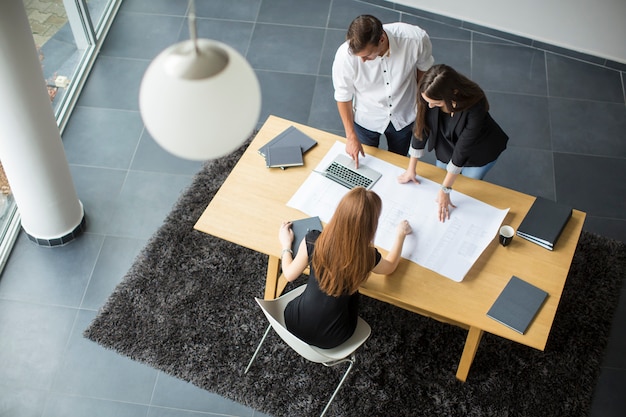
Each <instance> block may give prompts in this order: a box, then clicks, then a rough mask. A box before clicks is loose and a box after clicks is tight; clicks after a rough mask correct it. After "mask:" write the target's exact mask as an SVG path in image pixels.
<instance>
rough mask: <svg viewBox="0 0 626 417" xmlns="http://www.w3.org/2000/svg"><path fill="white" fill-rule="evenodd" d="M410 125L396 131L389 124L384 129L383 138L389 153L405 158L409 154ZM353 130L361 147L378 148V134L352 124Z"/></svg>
mask: <svg viewBox="0 0 626 417" xmlns="http://www.w3.org/2000/svg"><path fill="white" fill-rule="evenodd" d="M414 124H415V123H411V124H410V125H408V126H407V127H405V128H403V129H401V130H396V129H395V128H394V127H393V125H392V124H391V123H389V126H387V129H385V137H386V138H387V145H388V147H389V151H390V152H393V153H397V154H400V155H403V156H406V155H407V154H408V153H409V146H410V145H411V137H412V136H413V125H414ZM354 130H355V132H356V136H357V137H358V138H359V142H361V143H362V144H363V145H369V146H376V147H377V148H378V146H379V145H380V133H378V132H374V131H371V130H368V129H366V128H364V127H363V126H360V125H358V124H356V123H355V124H354Z"/></svg>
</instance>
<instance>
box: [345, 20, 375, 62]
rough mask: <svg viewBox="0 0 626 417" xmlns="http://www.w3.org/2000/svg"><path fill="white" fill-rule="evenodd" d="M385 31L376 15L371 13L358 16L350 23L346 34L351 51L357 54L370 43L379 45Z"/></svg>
mask: <svg viewBox="0 0 626 417" xmlns="http://www.w3.org/2000/svg"><path fill="white" fill-rule="evenodd" d="M383 33H384V31H383V24H382V23H381V21H380V20H378V19H377V18H376V17H374V16H372V15H369V14H364V15H361V16H359V17H357V18H356V19H354V20H353V21H352V23H350V26H349V27H348V33H347V34H346V40H347V41H348V46H349V47H350V52H352V53H353V54H357V53H359V52H361V51H362V50H364V49H365V48H367V46H368V45H374V46H376V45H378V42H380V39H381V38H382V36H383Z"/></svg>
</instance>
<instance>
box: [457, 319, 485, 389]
mask: <svg viewBox="0 0 626 417" xmlns="http://www.w3.org/2000/svg"><path fill="white" fill-rule="evenodd" d="M482 337H483V330H482V329H479V328H478V327H474V326H470V328H469V331H468V332H467V339H465V347H464V348H463V353H462V354H461V361H460V362H459V368H458V369H457V371H456V378H457V379H458V380H460V381H462V382H465V380H466V379H467V374H468V373H469V370H470V367H471V366H472V362H473V361H474V356H475V355H476V351H477V350H478V345H479V343H480V339H481V338H482Z"/></svg>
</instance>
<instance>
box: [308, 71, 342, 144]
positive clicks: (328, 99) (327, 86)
mask: <svg viewBox="0 0 626 417" xmlns="http://www.w3.org/2000/svg"><path fill="white" fill-rule="evenodd" d="M308 123H309V125H310V126H312V127H315V128H317V129H322V130H325V131H327V132H341V136H345V131H344V128H343V123H342V122H341V118H340V117H339V110H338V109H337V102H336V101H335V97H334V89H333V82H332V79H331V77H317V83H316V84H315V94H314V96H313V103H312V105H311V115H310V117H309V121H308Z"/></svg>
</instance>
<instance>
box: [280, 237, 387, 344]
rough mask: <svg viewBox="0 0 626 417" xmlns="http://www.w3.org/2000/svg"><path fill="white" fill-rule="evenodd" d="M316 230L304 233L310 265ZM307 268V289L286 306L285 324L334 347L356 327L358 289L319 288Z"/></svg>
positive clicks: (311, 340)
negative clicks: (335, 290) (349, 291)
mask: <svg viewBox="0 0 626 417" xmlns="http://www.w3.org/2000/svg"><path fill="white" fill-rule="evenodd" d="M319 234H320V232H319V231H317V230H313V231H310V232H309V233H307V235H306V237H305V239H306V247H307V253H308V255H309V265H310V262H311V257H312V255H313V250H314V249H315V241H316V240H317V238H318V237H319ZM374 254H375V256H376V262H375V265H376V264H378V262H380V259H381V258H382V255H381V254H380V252H378V250H377V249H375V248H374V251H372V256H374ZM310 269H311V274H310V275H309V279H308V281H307V287H306V289H305V290H304V292H303V293H302V294H301V295H300V296H298V297H297V298H295V299H293V300H292V301H291V302H289V304H287V307H286V308H285V324H286V325H287V329H288V330H289V331H290V332H292V333H293V334H295V335H296V336H297V337H298V338H300V339H302V340H303V341H305V342H307V343H308V344H310V345H313V346H317V347H320V348H323V349H330V348H334V347H336V346H339V345H340V344H342V343H343V342H345V341H346V340H348V339H349V338H350V336H352V334H353V333H354V330H355V329H356V325H357V319H358V309H359V293H358V291H357V292H356V293H354V294H352V295H349V294H345V295H341V296H339V297H333V296H330V295H327V294H326V293H324V292H323V291H322V290H321V289H320V287H319V284H318V282H317V278H316V277H315V271H314V270H313V268H312V267H311V268H310Z"/></svg>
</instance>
